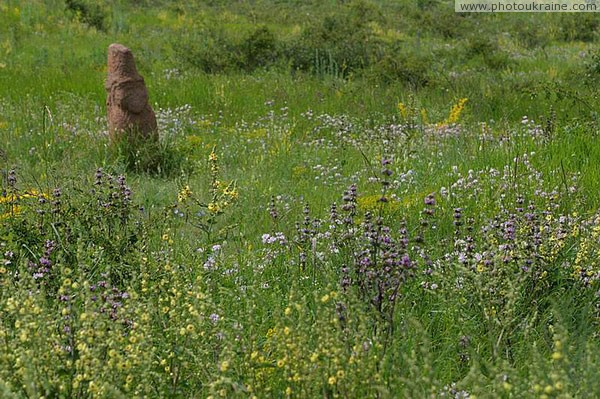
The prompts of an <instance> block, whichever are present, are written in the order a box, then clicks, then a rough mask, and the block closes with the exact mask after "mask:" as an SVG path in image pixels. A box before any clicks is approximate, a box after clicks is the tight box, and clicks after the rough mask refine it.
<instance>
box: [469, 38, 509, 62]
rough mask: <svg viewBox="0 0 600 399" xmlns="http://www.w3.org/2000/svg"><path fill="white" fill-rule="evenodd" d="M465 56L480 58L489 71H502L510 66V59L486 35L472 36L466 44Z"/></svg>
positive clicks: (495, 42) (494, 41) (493, 40)
mask: <svg viewBox="0 0 600 399" xmlns="http://www.w3.org/2000/svg"><path fill="white" fill-rule="evenodd" d="M467 56H468V57H470V58H481V59H482V60H483V62H484V63H485V65H486V66H487V67H488V68H491V69H503V68H506V67H507V66H508V65H509V64H510V58H509V56H508V54H506V52H505V51H504V50H502V49H501V48H500V46H499V45H498V42H497V41H496V40H495V39H493V38H491V37H490V36H488V35H486V34H481V33H478V34H474V35H472V36H471V37H470V38H469V40H468V42H467Z"/></svg>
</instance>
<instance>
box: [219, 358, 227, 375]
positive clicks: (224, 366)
mask: <svg viewBox="0 0 600 399" xmlns="http://www.w3.org/2000/svg"><path fill="white" fill-rule="evenodd" d="M228 369H229V362H228V361H227V360H223V361H222V362H221V366H220V367H219V370H221V372H222V373H224V372H226V371H227V370H228Z"/></svg>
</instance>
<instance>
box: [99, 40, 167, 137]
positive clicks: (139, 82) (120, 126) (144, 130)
mask: <svg viewBox="0 0 600 399" xmlns="http://www.w3.org/2000/svg"><path fill="white" fill-rule="evenodd" d="M105 88H106V91H107V93H108V96H107V98H106V108H107V112H108V133H109V136H110V140H111V143H115V142H117V141H120V140H121V139H123V138H127V139H128V140H131V139H145V140H158V127H157V124H156V116H155V115H154V111H152V107H150V104H149V103H148V90H147V89H146V85H145V83H144V78H143V77H142V76H141V75H140V74H139V73H138V72H137V69H136V68H135V61H134V60H133V54H132V53H131V50H129V49H128V48H127V47H125V46H123V45H121V44H111V45H110V46H109V47H108V77H107V79H106V84H105Z"/></svg>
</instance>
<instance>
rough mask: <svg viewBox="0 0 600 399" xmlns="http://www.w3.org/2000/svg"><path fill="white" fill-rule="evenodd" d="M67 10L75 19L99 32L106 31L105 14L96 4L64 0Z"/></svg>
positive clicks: (82, 0)
mask: <svg viewBox="0 0 600 399" xmlns="http://www.w3.org/2000/svg"><path fill="white" fill-rule="evenodd" d="M65 5H66V7H67V10H69V11H70V12H72V13H73V15H74V17H75V18H79V20H80V21H81V22H83V23H85V24H87V25H89V26H91V27H94V28H96V29H98V30H100V31H106V24H105V22H106V13H105V11H104V10H103V9H102V7H101V6H100V5H99V4H98V3H97V2H91V1H86V0H65Z"/></svg>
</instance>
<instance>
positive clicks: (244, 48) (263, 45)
mask: <svg viewBox="0 0 600 399" xmlns="http://www.w3.org/2000/svg"><path fill="white" fill-rule="evenodd" d="M240 52H241V54H242V55H243V60H242V65H241V67H242V68H243V69H246V70H254V69H256V68H260V67H266V66H269V65H271V64H272V63H274V62H275V61H276V60H277V58H278V57H279V51H278V43H277V39H276V38H275V35H274V34H273V32H271V30H269V28H267V27H266V26H261V27H259V28H257V29H256V30H255V31H253V32H252V33H250V35H249V36H248V37H247V38H246V39H245V40H244V41H243V42H242V44H241V46H240Z"/></svg>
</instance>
